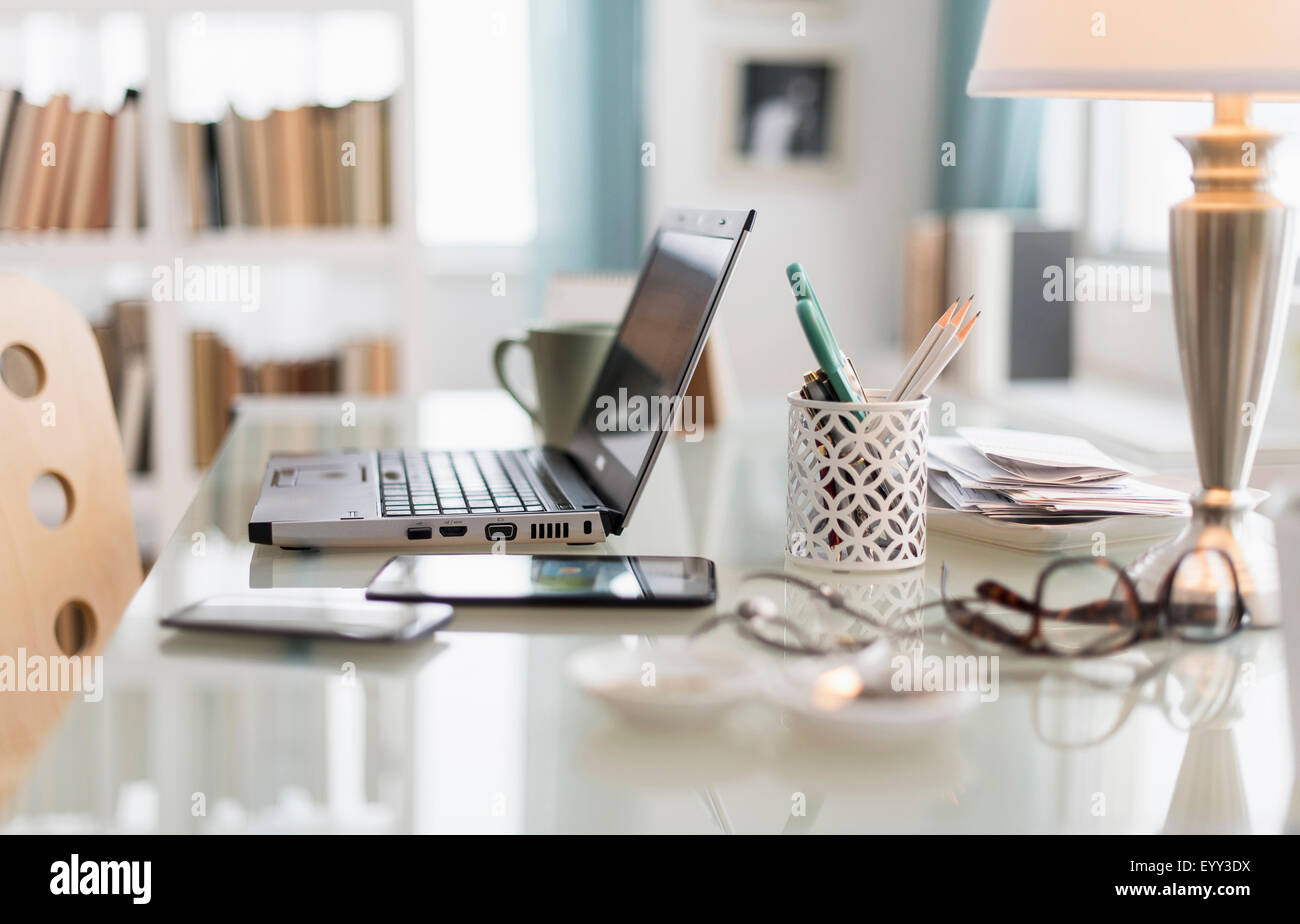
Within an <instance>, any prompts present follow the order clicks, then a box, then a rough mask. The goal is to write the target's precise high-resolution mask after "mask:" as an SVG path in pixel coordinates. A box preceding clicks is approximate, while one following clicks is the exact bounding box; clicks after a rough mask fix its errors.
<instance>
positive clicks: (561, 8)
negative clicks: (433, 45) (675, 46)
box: [529, 0, 645, 304]
mask: <svg viewBox="0 0 1300 924" xmlns="http://www.w3.org/2000/svg"><path fill="white" fill-rule="evenodd" d="M529 13H530V21H531V29H532V48H531V50H532V79H533V139H534V152H535V162H536V163H535V169H536V178H537V241H536V249H535V266H536V274H535V277H534V278H535V279H536V281H537V293H538V295H539V296H540V294H541V293H542V292H544V290H545V285H546V281H547V279H548V278H549V277H550V276H551V274H553V273H556V272H584V271H594V270H629V269H635V268H636V266H637V265H638V264H639V263H640V261H641V250H642V244H643V240H642V228H643V221H642V209H643V178H644V173H645V169H644V168H643V167H642V166H641V144H642V142H643V141H644V131H643V128H642V94H641V65H642V16H641V14H642V4H641V0H619V2H617V3H611V2H609V0H531V6H530V8H529ZM538 304H540V301H539V303H538Z"/></svg>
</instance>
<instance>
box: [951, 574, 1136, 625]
mask: <svg viewBox="0 0 1300 924" xmlns="http://www.w3.org/2000/svg"><path fill="white" fill-rule="evenodd" d="M975 593H976V595H977V596H978V597H979V598H980V599H981V600H988V601H990V602H992V603H999V604H1001V605H1002V606H1006V607H1010V608H1011V609H1014V610H1019V611H1020V612H1022V613H1027V614H1029V615H1030V616H1043V617H1045V618H1047V619H1060V620H1063V621H1067V622H1084V623H1094V624H1108V623H1114V622H1117V621H1119V617H1122V616H1123V614H1124V609H1125V604H1124V601H1123V600H1099V601H1096V602H1094V603H1085V604H1083V605H1082V606H1070V607H1066V608H1064V609H1049V608H1048V607H1040V606H1039V605H1038V604H1036V603H1034V602H1033V601H1032V600H1026V599H1025V598H1024V597H1022V596H1020V594H1018V593H1016V592H1015V591H1014V590H1012V589H1011V588H1010V587H1007V586H1006V585H1004V584H999V583H998V582H997V581H981V582H980V583H979V585H978V586H977V587H976V588H975Z"/></svg>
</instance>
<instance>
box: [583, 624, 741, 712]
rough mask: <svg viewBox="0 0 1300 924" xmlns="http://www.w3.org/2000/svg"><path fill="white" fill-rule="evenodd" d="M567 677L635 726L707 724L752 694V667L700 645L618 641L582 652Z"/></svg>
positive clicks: (733, 654)
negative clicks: (653, 644) (633, 643)
mask: <svg viewBox="0 0 1300 924" xmlns="http://www.w3.org/2000/svg"><path fill="white" fill-rule="evenodd" d="M567 668H568V673H569V677H570V678H571V679H572V680H573V681H574V683H576V684H577V685H578V686H580V687H581V688H582V689H583V690H585V691H586V692H587V693H588V694H590V695H591V696H593V697H595V698H596V699H598V700H600V701H601V702H603V703H605V705H607V706H609V707H610V709H612V710H613V711H614V712H616V713H618V714H619V715H621V716H622V717H623V718H625V719H627V720H629V721H631V722H639V723H646V724H652V725H674V724H689V725H704V724H709V723H712V722H716V721H718V720H719V719H721V718H722V717H723V716H725V715H726V714H727V713H728V712H730V711H731V710H732V709H734V708H735V707H736V705H738V704H739V703H740V702H741V701H742V700H744V699H746V698H747V697H749V696H751V695H752V694H753V693H754V690H755V686H756V682H755V672H754V669H753V666H752V662H751V661H750V659H749V658H746V657H744V656H743V655H742V654H740V653H737V652H732V651H729V650H721V649H719V648H717V647H713V646H709V645H705V644H701V643H698V642H697V643H694V644H688V643H681V642H676V641H673V642H668V641H665V642H661V643H659V644H657V645H655V646H654V647H650V646H647V645H642V646H638V647H635V648H629V647H627V646H626V645H623V644H620V643H618V642H613V643H609V644H603V645H596V646H593V647H591V648H584V649H582V650H581V651H577V652H575V653H574V654H572V655H571V656H570V657H569V659H568V663H567Z"/></svg>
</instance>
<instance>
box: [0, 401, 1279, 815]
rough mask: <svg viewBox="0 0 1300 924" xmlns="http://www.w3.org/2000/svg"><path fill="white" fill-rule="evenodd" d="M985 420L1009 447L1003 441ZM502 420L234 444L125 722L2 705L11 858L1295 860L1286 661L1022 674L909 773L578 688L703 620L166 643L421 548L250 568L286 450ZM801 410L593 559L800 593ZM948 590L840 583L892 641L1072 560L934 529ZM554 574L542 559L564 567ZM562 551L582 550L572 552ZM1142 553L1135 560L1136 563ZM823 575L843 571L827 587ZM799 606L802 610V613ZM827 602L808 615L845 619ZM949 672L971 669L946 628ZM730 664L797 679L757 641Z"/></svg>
mask: <svg viewBox="0 0 1300 924" xmlns="http://www.w3.org/2000/svg"><path fill="white" fill-rule="evenodd" d="M989 422H997V420H995V419H990V421H989ZM532 438H533V435H532V433H531V430H530V428H529V426H528V423H527V420H526V418H525V417H524V415H523V414H522V413H521V412H519V410H518V409H517V407H516V406H515V405H513V404H512V403H511V402H510V401H509V400H508V399H507V398H505V397H504V396H503V395H500V394H496V393H475V392H465V393H438V394H432V395H428V396H425V397H423V398H420V399H418V400H410V401H402V400H395V401H379V400H375V401H369V402H366V401H361V402H358V404H357V408H356V425H355V426H343V425H342V417H341V414H340V408H339V404H338V402H337V400H322V399H263V400H255V401H250V402H248V403H246V404H245V405H244V406H242V408H241V411H240V413H239V415H238V418H237V421H236V423H235V426H234V428H233V431H232V433H231V435H230V437H229V438H228V440H227V442H226V444H225V446H224V448H223V449H222V451H221V454H220V456H219V457H218V459H217V460H216V462H215V463H214V465H213V467H212V469H211V471H210V472H209V473H208V474H207V476H206V477H205V479H204V480H203V483H202V486H201V487H200V489H199V491H198V494H197V496H196V497H195V498H194V501H193V504H192V505H191V507H190V509H189V510H188V512H187V513H186V514H185V516H184V518H183V519H182V521H181V523H180V525H179V526H178V528H177V530H176V532H175V534H174V535H173V536H172V538H171V539H170V541H169V542H168V543H167V545H166V547H165V549H164V550H163V552H162V554H161V556H160V557H159V560H158V562H157V564H156V565H155V567H154V568H153V570H152V571H151V573H150V574H149V576H148V578H147V579H146V580H145V583H144V585H143V586H142V587H141V588H140V591H139V592H138V594H137V595H136V597H135V599H134V601H133V602H132V603H131V605H130V607H129V608H128V611H127V612H126V614H125V615H124V617H123V619H122V622H121V624H120V625H119V627H118V628H117V630H116V633H115V634H114V635H113V637H112V638H111V640H110V641H109V643H108V644H107V646H106V648H105V650H104V672H105V673H104V682H103V696H102V699H100V700H99V701H95V702H92V701H87V699H86V698H85V697H83V696H80V695H70V696H67V697H62V698H60V697H57V696H56V695H53V694H30V693H27V694H18V693H4V694H0V744H3V745H4V748H3V752H2V753H0V806H3V807H0V830H3V831H7V832H26V831H41V832H60V831H70V832H112V831H132V832H171V833H184V832H196V833H197V832H699V833H708V832H718V831H723V832H739V833H776V832H918V833H922V832H958V833H986V832H1022V833H1052V832H1066V833H1142V832H1159V831H1170V832H1175V831H1177V832H1218V831H1241V832H1247V831H1249V832H1261V833H1267V832H1277V831H1280V830H1282V829H1283V827H1284V825H1285V821H1286V818H1287V816H1288V810H1289V805H1290V801H1291V780H1292V772H1293V756H1292V755H1293V747H1292V742H1291V734H1290V727H1289V724H1288V713H1287V698H1288V694H1287V676H1286V670H1285V661H1284V650H1283V641H1282V634H1281V633H1280V632H1278V631H1262V630H1255V631H1247V632H1243V633H1241V634H1239V635H1238V636H1236V637H1235V638H1234V639H1232V640H1231V641H1229V642H1226V643H1223V644H1220V645H1217V646H1214V647H1212V648H1197V649H1195V650H1189V649H1186V648H1182V649H1179V648H1176V647H1171V646H1166V645H1163V644H1155V645H1149V646H1145V647H1143V648H1142V649H1140V650H1139V652H1138V653H1136V654H1132V655H1129V656H1127V658H1128V661H1127V662H1126V664H1127V665H1128V666H1127V669H1130V670H1132V671H1133V672H1134V674H1139V673H1141V672H1143V671H1146V672H1147V674H1149V675H1151V679H1149V680H1148V682H1146V683H1143V684H1140V685H1138V686H1134V687H1124V688H1118V689H1108V690H1106V691H1105V692H1101V693H1087V692H1085V691H1080V690H1079V689H1078V688H1077V686H1076V685H1075V684H1073V683H1066V682H1063V680H1062V678H1061V677H1059V676H1056V675H1055V674H1051V673H1045V672H1044V671H1043V670H1042V668H1041V665H1039V664H1038V663H1036V662H1026V661H1025V660H1024V659H1019V660H1017V659H1014V658H1012V657H1011V656H1005V657H1003V658H1002V664H1001V671H1000V684H999V694H998V696H997V698H996V700H995V701H992V702H988V703H981V704H979V705H978V706H977V707H976V708H974V709H972V710H971V711H970V712H969V713H967V714H966V715H965V716H963V717H962V719H961V720H960V721H959V722H958V723H957V724H956V726H955V727H954V728H953V729H952V730H951V731H949V732H946V733H943V734H939V735H936V736H933V737H930V738H927V739H926V740H923V741H920V742H916V743H912V744H909V745H906V746H888V747H882V746H877V747H871V746H864V745H861V744H853V743H851V742H848V741H845V740H837V739H835V738H833V737H831V738H826V737H821V738H815V737H812V736H809V735H807V734H804V733H802V732H801V731H800V730H799V729H797V728H795V727H793V725H792V723H791V722H790V721H789V716H787V715H785V714H784V713H783V712H782V711H781V710H779V709H777V708H776V707H774V706H771V705H769V704H766V703H764V702H762V701H761V700H758V699H755V701H754V702H752V703H750V704H747V705H744V706H742V707H741V708H740V710H739V711H738V712H737V713H735V714H734V715H733V716H732V717H731V718H730V719H729V720H728V721H727V722H726V723H725V724H724V725H723V726H721V727H720V728H711V729H702V730H698V731H692V730H690V729H681V728H675V729H670V730H667V731H665V730H654V729H648V728H645V727H642V726H640V725H635V724H629V723H627V722H625V721H623V720H621V719H619V718H617V717H616V716H614V715H613V714H612V713H610V712H608V711H607V710H606V709H605V707H603V706H602V705H601V704H600V703H597V702H595V701H593V700H591V699H590V698H588V697H587V696H586V695H585V694H584V693H583V692H582V691H581V690H579V689H578V688H577V687H576V686H575V685H574V683H573V682H572V681H571V680H570V679H569V677H568V675H567V673H566V670H565V661H566V659H567V658H568V656H569V655H570V654H571V653H572V652H574V651H576V650H578V649H580V648H583V647H585V646H588V645H590V644H592V643H593V642H596V641H602V640H603V641H617V640H622V641H623V642H625V643H626V644H628V645H635V644H637V641H638V639H642V640H644V639H647V638H649V639H656V638H662V637H667V636H681V635H683V634H685V633H686V632H689V631H690V629H691V628H692V627H694V626H695V625H696V624H698V623H699V622H700V621H701V620H702V619H703V618H705V616H707V615H708V612H709V611H707V610H705V611H698V610H696V611H685V612H681V611H678V612H671V611H656V610H644V611H634V610H601V609H595V610H585V609H584V610H570V611H563V610H554V609H530V610H518V609H517V610H513V611H511V610H492V609H465V608H462V609H461V610H460V611H459V612H458V613H457V614H456V618H455V622H454V623H453V625H452V626H451V627H450V628H449V629H448V630H447V631H444V632H441V633H439V634H438V635H437V636H436V637H435V638H433V639H431V640H428V641H425V642H421V643H417V644H412V645H407V646H392V647H374V646H365V645H350V644H346V643H342V642H302V641H297V642H295V641H288V640H280V639H275V638H254V637H249V638H242V637H235V636H215V635H207V634H185V633H179V632H176V631H174V630H169V629H164V628H162V627H160V626H159V625H158V620H159V618H160V617H162V616H164V615H166V614H168V613H170V612H173V611H174V610H176V609H178V608H180V607H181V606H184V605H186V604H189V603H192V602H195V601H197V600H199V599H202V598H204V597H207V596H210V595H214V594H218V593H231V592H238V591H241V590H247V589H249V588H259V589H263V588H353V589H355V588H361V587H364V586H365V584H366V583H367V582H368V581H369V579H370V577H371V576H372V575H373V574H374V573H375V572H376V571H377V570H378V569H379V567H380V566H381V565H382V564H383V563H384V562H385V561H386V560H387V559H388V558H389V557H390V556H391V555H392V554H394V552H393V550H379V551H374V552H369V551H340V552H312V553H303V552H287V551H282V550H279V549H270V548H265V547H254V546H252V545H250V544H249V543H248V542H247V538H246V534H247V522H248V514H249V511H250V510H251V509H252V506H253V502H254V500H255V498H256V495H257V491H258V486H259V484H260V481H261V478H262V474H263V470H264V467H265V462H266V458H267V456H268V454H269V453H270V452H271V451H272V450H286V451H290V450H293V451H305V450H316V449H324V448H336V447H353V446H363V447H370V448H379V447H384V446H423V447H428V448H455V447H472V446H478V447H483V446H496V447H509V446H522V445H527V444H529V443H530V442H531V440H532ZM784 530H785V408H784V406H783V403H782V402H781V401H780V400H779V399H774V400H771V401H767V402H760V401H755V402H751V404H749V405H746V406H745V407H744V408H742V409H741V411H740V412H739V413H738V414H737V415H736V416H735V417H734V418H733V419H732V420H729V421H728V422H727V424H725V425H724V426H723V427H722V428H720V429H718V430H716V431H712V432H708V433H707V435H706V436H705V438H704V439H702V440H700V441H699V442H694V443H692V442H687V441H685V440H681V439H673V440H671V441H670V442H669V444H668V446H667V447H666V449H665V450H664V452H663V454H662V455H661V457H660V459H659V462H658V464H657V466H656V468H655V471H654V473H653V475H652V476H651V480H650V483H649V486H648V487H647V489H646V494H645V496H644V497H643V498H642V501H641V504H640V506H639V507H638V509H637V510H636V512H635V515H634V517H633V519H632V522H631V524H630V526H629V527H628V529H627V530H626V532H625V533H624V534H623V535H622V536H619V537H616V538H614V539H611V540H610V541H609V542H608V543H605V544H604V545H603V546H596V547H595V548H594V549H593V548H590V547H587V548H583V549H575V550H573V551H586V552H590V551H597V552H600V551H607V552H618V553H641V554H665V555H683V554H686V555H703V556H707V557H709V558H712V559H714V560H715V561H716V562H717V565H718V576H719V604H718V605H719V608H720V609H721V610H726V609H729V608H731V607H734V605H735V603H736V601H737V599H738V598H739V597H740V596H741V595H742V592H743V591H744V586H743V585H744V582H743V580H742V578H743V576H744V575H745V574H746V573H747V572H749V571H752V570H754V569H757V568H775V569H782V568H784V567H786V566H785V564H784V561H783V544H782V543H783V534H784ZM928 542H929V550H928V559H927V563H926V565H925V566H924V567H922V568H918V569H914V570H912V571H907V572H899V573H895V574H888V575H877V576H871V575H861V576H851V575H844V574H835V575H822V576H821V577H820V578H819V579H822V580H828V581H830V582H831V583H834V584H836V585H837V586H839V587H840V588H841V589H843V590H844V592H845V594H846V596H848V597H849V598H850V599H853V600H855V601H857V602H858V603H859V604H861V605H862V606H864V607H866V608H867V609H869V610H870V611H871V612H873V613H875V614H877V615H878V616H880V617H883V618H887V619H894V618H897V617H898V616H899V615H900V614H905V613H906V612H907V611H908V610H909V609H910V608H911V607H912V606H915V605H916V604H919V603H921V602H923V601H924V600H928V599H931V598H933V597H934V596H935V594H936V592H937V587H938V576H939V569H940V567H941V565H942V564H943V563H944V562H946V563H947V564H948V567H949V569H950V578H949V580H950V582H951V587H952V589H953V590H954V591H955V592H958V593H966V592H969V590H970V589H971V588H972V587H973V586H974V584H975V583H976V582H977V581H979V580H981V579H983V578H985V577H990V576H996V577H998V578H1000V579H1001V580H1003V581H1004V582H1006V583H1008V584H1010V585H1011V586H1013V587H1020V588H1029V587H1031V586H1032V580H1033V578H1034V576H1035V574H1036V573H1037V571H1038V570H1039V569H1040V568H1041V567H1042V565H1043V564H1044V562H1045V561H1046V558H1045V557H1044V556H1041V555H1036V554H1032V553H1027V552H1016V551H1009V550H1004V549H999V548H994V547H991V546H988V545H982V544H977V543H971V542H967V541H962V540H957V539H954V538H949V537H946V536H944V535H941V534H938V533H935V532H931V535H930V536H929V540H928ZM549 548H550V547H548V546H530V547H529V549H528V550H529V551H544V550H548V549H549ZM565 548H566V547H565V546H562V545H557V546H556V547H555V550H556V551H563V550H565ZM1140 551H1141V548H1140V547H1135V548H1123V547H1114V548H1111V549H1109V550H1108V552H1109V554H1110V555H1111V556H1112V557H1114V558H1116V559H1117V560H1121V561H1123V560H1127V559H1131V558H1132V557H1134V556H1136V555H1137V554H1138V552H1140ZM801 573H803V574H806V575H812V576H814V577H816V576H817V574H816V573H815V572H806V571H805V572H801ZM775 590H776V593H777V595H778V596H779V595H780V594H781V590H780V587H779V585H777V586H776V588H775ZM801 593H802V592H798V591H795V590H794V589H789V590H787V591H786V592H785V597H784V599H782V600H780V603H781V605H782V606H783V607H784V608H786V610H787V611H788V612H791V613H792V614H798V613H800V612H807V613H809V616H808V618H810V619H821V618H823V617H822V616H821V615H820V614H818V613H817V611H816V609H815V607H812V605H811V603H810V601H809V600H808V599H807V597H806V596H801ZM930 612H931V614H932V615H930V616H926V617H925V619H924V621H923V630H922V631H923V637H924V645H925V646H926V650H927V651H931V650H933V651H938V652H942V651H948V650H951V651H956V652H963V651H969V649H968V648H966V647H965V645H964V642H963V640H961V639H958V638H954V637H953V632H952V630H951V629H949V628H948V627H947V626H946V625H945V623H944V620H943V619H942V617H941V616H939V615H935V614H937V611H934V610H932V611H930ZM716 636H717V639H716V643H717V644H719V645H723V646H727V647H730V648H733V649H735V650H736V651H739V652H744V653H745V655H746V656H747V657H753V658H755V659H759V660H763V661H766V662H772V663H771V664H769V665H766V666H767V667H768V668H769V669H777V668H779V667H780V662H781V661H782V660H783V656H781V655H779V654H774V653H769V652H766V651H765V650H762V649H760V648H759V647H758V646H755V645H754V644H753V643H752V642H747V641H744V640H742V639H740V638H739V637H737V636H735V635H734V634H732V633H731V632H730V631H719V632H718V633H716Z"/></svg>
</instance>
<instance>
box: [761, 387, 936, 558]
mask: <svg viewBox="0 0 1300 924" xmlns="http://www.w3.org/2000/svg"><path fill="white" fill-rule="evenodd" d="M867 394H868V397H871V398H878V399H879V400H872V401H869V402H867V403H866V404H849V403H846V402H835V401H809V400H808V399H806V398H803V397H801V396H800V395H799V393H798V392H791V393H790V395H789V402H790V409H789V445H788V452H787V471H788V475H787V479H786V506H785V510H786V514H785V516H786V549H785V557H786V560H787V561H790V562H794V563H796V564H801V565H808V566H810V567H814V568H826V569H829V570H832V571H893V570H898V569H902V568H913V567H915V566H917V565H920V564H923V563H924V562H925V500H926V494H927V487H928V486H927V481H926V467H925V454H926V440H927V438H928V436H929V431H930V398H929V397H928V396H927V397H922V398H918V399H916V400H913V401H885V400H884V397H885V395H886V394H887V392H886V391H885V390H883V389H875V390H868V392H867Z"/></svg>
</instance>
